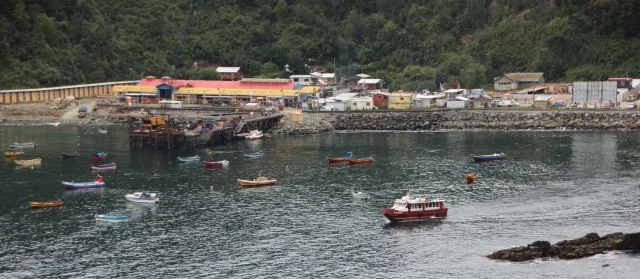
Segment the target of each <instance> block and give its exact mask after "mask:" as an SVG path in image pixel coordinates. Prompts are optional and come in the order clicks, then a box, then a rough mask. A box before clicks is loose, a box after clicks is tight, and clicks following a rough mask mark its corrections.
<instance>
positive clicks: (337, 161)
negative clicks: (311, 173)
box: [327, 152, 353, 164]
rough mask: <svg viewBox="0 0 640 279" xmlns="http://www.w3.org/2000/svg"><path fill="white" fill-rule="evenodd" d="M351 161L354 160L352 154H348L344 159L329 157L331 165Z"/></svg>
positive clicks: (345, 154)
mask: <svg viewBox="0 0 640 279" xmlns="http://www.w3.org/2000/svg"><path fill="white" fill-rule="evenodd" d="M351 159H353V153H352V152H346V153H344V156H342V157H327V161H328V162H329V164H339V163H348V162H349V160H351Z"/></svg>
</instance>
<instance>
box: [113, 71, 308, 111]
mask: <svg viewBox="0 0 640 279" xmlns="http://www.w3.org/2000/svg"><path fill="white" fill-rule="evenodd" d="M319 90H320V88H319V87H315V86H302V85H300V84H296V83H295V82H293V81H290V80H288V79H256V78H243V79H241V80H177V79H171V78H170V77H162V78H159V79H158V78H155V77H153V76H149V77H146V78H144V79H142V80H140V81H138V83H137V84H136V85H131V86H114V87H113V91H114V92H115V93H119V94H125V95H126V96H128V97H130V96H134V95H135V96H139V95H141V94H145V96H146V95H150V96H153V95H155V96H157V97H158V98H157V99H155V100H156V101H157V100H163V99H164V100H174V101H182V102H183V103H185V104H231V103H249V102H265V101H267V100H268V99H272V100H282V99H291V100H295V99H297V98H299V96H300V95H301V94H316V93H317V92H319ZM150 96H147V97H150Z"/></svg>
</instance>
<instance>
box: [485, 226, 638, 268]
mask: <svg viewBox="0 0 640 279" xmlns="http://www.w3.org/2000/svg"><path fill="white" fill-rule="evenodd" d="M607 251H628V252H632V253H638V252H640V233H629V234H624V233H621V232H618V233H612V234H607V235H605V236H603V237H600V236H599V235H598V234H597V233H589V234H587V235H585V236H583V237H580V238H576V239H573V240H563V241H560V242H558V243H556V244H553V245H551V243H549V241H535V242H533V243H531V244H529V245H527V246H520V247H515V248H509V249H504V250H500V251H496V252H494V253H492V254H490V255H488V256H487V258H489V259H494V260H503V261H511V262H523V261H530V260H534V259H542V258H559V259H566V260H569V259H580V258H586V257H590V256H593V255H597V254H602V253H605V252H607Z"/></svg>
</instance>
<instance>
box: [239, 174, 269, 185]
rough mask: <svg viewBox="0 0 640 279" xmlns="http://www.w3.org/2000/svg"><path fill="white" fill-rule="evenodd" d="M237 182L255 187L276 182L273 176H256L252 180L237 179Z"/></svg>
mask: <svg viewBox="0 0 640 279" xmlns="http://www.w3.org/2000/svg"><path fill="white" fill-rule="evenodd" d="M238 184H239V185H240V186H243V187H257V186H268V185H274V184H276V179H275V178H267V177H265V176H258V177H256V178H255V179H253V180H247V179H239V178H238Z"/></svg>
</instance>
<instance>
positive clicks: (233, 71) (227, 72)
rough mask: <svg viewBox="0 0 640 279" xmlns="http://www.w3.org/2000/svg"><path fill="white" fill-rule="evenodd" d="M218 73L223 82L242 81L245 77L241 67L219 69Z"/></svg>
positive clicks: (217, 69)
mask: <svg viewBox="0 0 640 279" xmlns="http://www.w3.org/2000/svg"><path fill="white" fill-rule="evenodd" d="M216 72H218V73H219V74H220V75H222V80H241V79H242V78H243V77H244V75H243V74H242V71H241V70H240V67H218V68H216Z"/></svg>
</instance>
